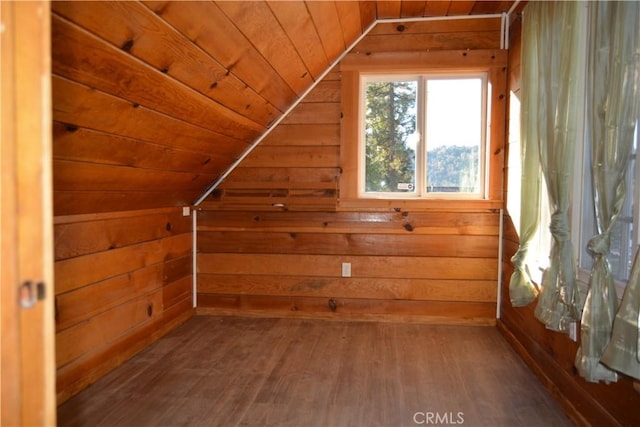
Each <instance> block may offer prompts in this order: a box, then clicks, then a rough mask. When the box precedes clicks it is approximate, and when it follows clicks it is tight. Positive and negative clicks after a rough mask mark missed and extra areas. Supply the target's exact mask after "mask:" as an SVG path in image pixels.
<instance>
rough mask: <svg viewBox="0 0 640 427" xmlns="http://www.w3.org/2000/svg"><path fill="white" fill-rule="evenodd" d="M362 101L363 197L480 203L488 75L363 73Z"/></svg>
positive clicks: (360, 150)
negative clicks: (461, 199)
mask: <svg viewBox="0 0 640 427" xmlns="http://www.w3.org/2000/svg"><path fill="white" fill-rule="evenodd" d="M360 96H361V100H360V105H362V106H364V108H362V110H361V117H360V138H359V146H360V148H359V168H358V170H359V182H358V194H359V196H360V197H394V198H395V197H400V198H412V197H430V196H432V197H433V196H436V197H438V198H442V197H445V196H452V195H455V196H457V197H472V198H484V197H485V190H484V187H485V185H484V183H485V173H486V168H485V163H486V155H485V151H486V148H485V147H486V143H485V141H486V135H487V74H486V73H472V74H470V73H458V74H446V75H445V74H423V75H380V74H363V75H362V76H361V88H360Z"/></svg>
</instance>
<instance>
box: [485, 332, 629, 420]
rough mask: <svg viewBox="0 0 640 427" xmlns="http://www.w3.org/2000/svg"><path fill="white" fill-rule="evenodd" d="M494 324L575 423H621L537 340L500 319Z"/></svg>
mask: <svg viewBox="0 0 640 427" xmlns="http://www.w3.org/2000/svg"><path fill="white" fill-rule="evenodd" d="M496 326H497V328H498V330H499V331H500V332H501V333H502V334H503V336H504V337H505V339H506V340H507V342H509V344H510V345H511V346H512V347H513V349H514V350H515V351H516V353H518V355H519V356H520V357H521V358H522V360H523V361H524V362H525V363H526V364H527V366H529V368H530V369H531V371H532V372H533V373H534V374H535V375H536V376H537V377H538V379H539V380H540V382H541V383H542V384H543V385H544V386H545V387H546V388H547V390H548V391H549V393H550V394H551V396H553V398H554V399H555V400H556V401H557V402H558V403H559V404H560V405H561V406H562V408H563V409H564V411H565V413H566V414H567V416H568V417H569V418H570V419H571V420H572V421H573V422H574V423H575V424H576V425H578V426H600V425H611V426H616V425H620V423H619V422H618V421H617V420H616V419H615V418H613V416H612V415H611V414H610V413H609V412H607V411H606V410H605V409H604V408H603V407H602V406H601V405H600V404H599V403H598V401H597V400H595V399H594V398H593V397H592V396H591V395H589V393H587V392H586V391H585V390H584V389H583V388H582V387H580V385H579V384H578V383H577V382H576V379H575V378H573V377H572V376H570V375H569V374H567V372H566V371H565V370H564V369H562V368H561V367H560V366H559V365H558V364H557V363H556V361H555V360H554V359H553V357H552V356H551V355H550V354H548V353H547V352H546V351H544V349H542V348H541V347H540V346H539V345H538V344H537V343H536V342H534V341H533V340H531V339H530V338H528V337H527V336H526V335H525V334H522V333H521V332H520V331H518V330H515V329H514V328H510V327H509V326H508V325H506V324H505V323H504V322H503V321H502V320H498V321H497V324H496Z"/></svg>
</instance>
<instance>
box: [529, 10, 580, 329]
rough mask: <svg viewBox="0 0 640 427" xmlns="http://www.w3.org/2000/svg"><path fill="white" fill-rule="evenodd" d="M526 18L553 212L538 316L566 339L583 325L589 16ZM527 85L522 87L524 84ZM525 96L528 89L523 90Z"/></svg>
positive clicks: (551, 13) (565, 13)
mask: <svg viewBox="0 0 640 427" xmlns="http://www.w3.org/2000/svg"><path fill="white" fill-rule="evenodd" d="M527 14H528V18H530V19H531V20H532V21H536V22H538V23H539V24H538V25H537V28H536V29H537V31H536V34H535V35H531V36H530V37H535V38H536V39H537V40H538V44H537V47H538V48H537V49H536V52H535V54H536V55H537V57H538V61H537V65H538V67H537V69H536V70H535V71H536V78H537V81H532V82H528V84H530V85H531V86H530V89H531V90H532V91H535V95H536V100H537V105H536V108H537V113H536V116H537V117H536V121H535V122H530V125H532V124H536V125H537V127H538V144H539V149H538V151H539V156H540V158H539V161H540V165H541V168H542V172H543V174H544V177H545V180H546V183H547V193H548V196H549V206H550V208H551V210H552V214H551V225H550V231H551V235H552V237H553V240H552V242H551V250H550V254H549V268H548V269H547V271H546V272H545V275H544V276H543V283H542V291H541V293H540V296H539V298H538V304H537V306H536V309H535V316H536V317H537V318H538V319H539V320H540V321H541V322H542V323H544V324H545V325H546V327H547V328H549V329H552V330H555V331H562V332H565V333H568V331H569V327H570V324H571V323H572V322H576V321H577V320H578V319H579V307H578V304H579V299H578V292H577V289H576V265H575V260H574V251H573V244H572V243H571V235H570V227H569V207H570V205H571V189H572V186H573V164H574V158H575V155H574V153H575V147H576V144H577V137H578V119H579V117H580V115H581V113H582V108H583V106H582V102H581V96H582V93H583V87H582V86H581V84H583V83H584V82H583V80H582V79H580V78H579V76H581V75H582V73H583V68H584V63H583V61H584V56H581V52H582V51H583V50H582V49H581V33H582V32H583V31H584V27H585V24H586V13H585V10H584V6H583V5H582V4H581V3H580V2H534V3H531V4H529V5H528V6H527ZM523 84H524V82H523ZM523 91H524V88H523Z"/></svg>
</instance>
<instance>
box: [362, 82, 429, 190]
mask: <svg viewBox="0 0 640 427" xmlns="http://www.w3.org/2000/svg"><path fill="white" fill-rule="evenodd" d="M417 92H418V83H417V81H415V80H412V81H377V82H368V83H367V84H366V93H365V103H366V110H365V144H366V153H365V156H366V160H365V191H366V192H385V193H413V192H414V191H415V185H416V174H415V171H416V146H417V142H418V141H417V136H416V122H417V121H416V99H417Z"/></svg>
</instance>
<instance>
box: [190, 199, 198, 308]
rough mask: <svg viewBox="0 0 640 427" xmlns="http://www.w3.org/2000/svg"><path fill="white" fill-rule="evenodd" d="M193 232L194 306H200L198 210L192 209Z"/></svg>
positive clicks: (192, 281) (192, 270)
mask: <svg viewBox="0 0 640 427" xmlns="http://www.w3.org/2000/svg"><path fill="white" fill-rule="evenodd" d="M191 215H192V218H191V232H192V235H193V238H192V246H193V249H192V252H191V286H192V292H193V308H197V307H198V264H197V263H196V261H197V260H196V256H197V255H198V220H197V216H198V211H197V210H195V209H192V210H191Z"/></svg>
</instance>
